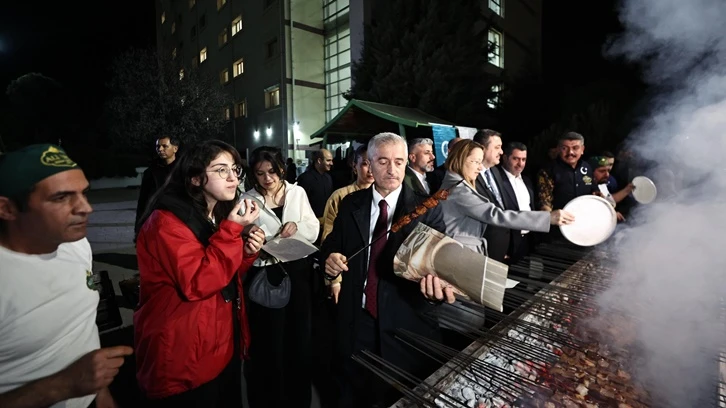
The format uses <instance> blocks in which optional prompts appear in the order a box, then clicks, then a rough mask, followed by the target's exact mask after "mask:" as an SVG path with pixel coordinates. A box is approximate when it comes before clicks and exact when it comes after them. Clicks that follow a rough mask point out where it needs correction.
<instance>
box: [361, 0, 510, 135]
mask: <svg viewBox="0 0 726 408" xmlns="http://www.w3.org/2000/svg"><path fill="white" fill-rule="evenodd" d="M381 9H382V10H381V13H380V14H379V15H377V16H376V18H375V19H374V22H373V24H372V25H369V26H367V27H366V41H365V43H364V46H363V55H362V58H361V60H360V61H357V62H354V63H353V70H352V74H353V82H354V86H353V88H352V89H351V91H350V92H349V93H348V94H347V96H348V97H349V98H356V99H363V100H369V101H374V102H382V103H388V104H392V105H398V106H404V107H411V108H418V109H421V110H422V111H424V112H427V113H429V114H432V115H434V116H437V117H440V118H442V119H446V120H449V121H453V122H455V123H459V124H462V125H470V126H483V125H486V124H490V123H491V111H492V109H490V108H489V107H488V103H487V102H488V101H489V100H490V99H491V98H492V97H494V96H495V94H494V92H493V91H492V87H493V86H494V85H496V84H498V83H499V77H498V76H497V75H494V74H491V73H490V72H488V71H487V65H488V53H489V51H490V47H491V46H488V45H487V44H488V43H487V33H488V30H487V27H488V25H489V23H488V22H487V21H486V20H485V18H484V15H483V13H482V9H481V4H480V2H473V1H464V0H454V1H451V2H443V1H436V0H407V1H390V2H385V4H382V5H381Z"/></svg>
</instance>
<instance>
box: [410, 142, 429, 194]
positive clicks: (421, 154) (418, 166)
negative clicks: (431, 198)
mask: <svg viewBox="0 0 726 408" xmlns="http://www.w3.org/2000/svg"><path fill="white" fill-rule="evenodd" d="M435 165H436V156H435V155H434V142H433V141H432V140H431V139H426V138H419V139H413V140H411V142H410V143H409V144H408V166H407V167H406V175H405V176H404V179H403V181H404V183H406V185H407V186H408V187H410V188H411V189H413V191H415V192H417V193H419V194H425V195H431V194H433V193H435V192H436V190H434V189H433V187H434V186H431V183H430V182H431V181H433V180H429V176H430V175H431V174H432V172H433V171H434V166H435Z"/></svg>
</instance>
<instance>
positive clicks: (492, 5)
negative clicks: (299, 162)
mask: <svg viewBox="0 0 726 408" xmlns="http://www.w3.org/2000/svg"><path fill="white" fill-rule="evenodd" d="M489 9H490V10H491V11H493V12H495V13H497V14H499V15H500V16H501V15H502V0H489Z"/></svg>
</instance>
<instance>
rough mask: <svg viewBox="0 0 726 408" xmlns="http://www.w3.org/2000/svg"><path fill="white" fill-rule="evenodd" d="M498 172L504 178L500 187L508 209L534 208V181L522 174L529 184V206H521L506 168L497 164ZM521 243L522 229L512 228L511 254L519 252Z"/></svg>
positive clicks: (530, 209)
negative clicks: (505, 171) (505, 170)
mask: <svg viewBox="0 0 726 408" xmlns="http://www.w3.org/2000/svg"><path fill="white" fill-rule="evenodd" d="M497 172H498V173H499V175H500V177H501V179H502V188H501V189H500V192H501V193H502V200H503V201H504V206H505V207H506V209H507V210H515V211H524V210H529V211H532V210H534V188H533V186H532V181H531V180H530V179H529V177H527V176H525V175H524V174H523V175H522V181H524V185H525V186H527V191H529V208H519V202H517V196H516V195H515V194H514V187H512V183H511V182H510V181H509V177H507V174H506V173H504V169H503V168H501V167H500V166H497ZM521 244H522V231H521V230H512V231H511V241H510V247H509V256H513V254H515V253H519V246H520V245H521Z"/></svg>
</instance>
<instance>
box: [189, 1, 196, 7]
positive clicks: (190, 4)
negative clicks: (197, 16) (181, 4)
mask: <svg viewBox="0 0 726 408" xmlns="http://www.w3.org/2000/svg"><path fill="white" fill-rule="evenodd" d="M196 5H197V0H189V8H190V9H191V8H193V7H194V6H196Z"/></svg>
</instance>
